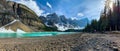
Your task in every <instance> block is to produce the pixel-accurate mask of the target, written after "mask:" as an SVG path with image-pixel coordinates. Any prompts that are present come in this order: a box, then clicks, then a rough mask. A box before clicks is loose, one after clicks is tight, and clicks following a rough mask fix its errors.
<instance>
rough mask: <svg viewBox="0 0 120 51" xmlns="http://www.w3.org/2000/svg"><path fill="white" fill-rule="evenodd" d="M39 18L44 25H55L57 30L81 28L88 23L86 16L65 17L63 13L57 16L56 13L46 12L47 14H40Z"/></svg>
mask: <svg viewBox="0 0 120 51" xmlns="http://www.w3.org/2000/svg"><path fill="white" fill-rule="evenodd" d="M39 18H40V19H41V20H42V22H43V23H44V24H45V25H46V26H48V27H57V28H58V30H59V31H65V30H68V29H75V30H79V29H83V28H84V27H85V26H86V25H87V23H89V20H88V19H87V18H84V19H80V20H76V19H71V18H66V17H65V16H64V15H61V16H58V15H57V14H56V13H53V14H48V15H47V16H40V17H39Z"/></svg>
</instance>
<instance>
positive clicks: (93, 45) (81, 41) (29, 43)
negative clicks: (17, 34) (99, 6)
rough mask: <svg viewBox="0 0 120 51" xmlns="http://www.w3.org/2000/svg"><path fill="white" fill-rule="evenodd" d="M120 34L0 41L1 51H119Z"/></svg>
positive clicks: (73, 35) (4, 39) (79, 34)
mask: <svg viewBox="0 0 120 51" xmlns="http://www.w3.org/2000/svg"><path fill="white" fill-rule="evenodd" d="M119 50H120V34H99V33H94V34H92V33H78V34H69V35H58V36H52V37H50V36H48V37H36V38H3V39H0V51H119Z"/></svg>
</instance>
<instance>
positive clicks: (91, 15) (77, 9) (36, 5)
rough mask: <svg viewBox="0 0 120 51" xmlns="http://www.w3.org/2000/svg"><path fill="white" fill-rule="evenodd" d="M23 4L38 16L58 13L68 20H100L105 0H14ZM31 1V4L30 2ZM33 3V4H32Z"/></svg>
mask: <svg viewBox="0 0 120 51" xmlns="http://www.w3.org/2000/svg"><path fill="white" fill-rule="evenodd" d="M14 1H16V2H19V3H23V4H25V5H27V6H28V7H30V8H31V9H32V10H34V11H35V12H36V13H37V14H38V15H42V14H46V13H54V12H55V13H57V14H58V15H65V16H66V17H67V18H74V19H81V18H88V19H89V20H92V19H99V17H100V13H101V11H102V10H103V8H104V1H105V0H14ZM28 1H29V2H28ZM30 1H31V2H30Z"/></svg>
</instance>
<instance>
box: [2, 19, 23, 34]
mask: <svg viewBox="0 0 120 51" xmlns="http://www.w3.org/2000/svg"><path fill="white" fill-rule="evenodd" d="M16 21H19V20H17V19H15V20H13V21H12V22H10V23H8V24H6V25H5V26H2V27H1V28H0V33H25V31H23V30H21V29H17V31H16V32H15V31H13V30H11V27H9V29H6V28H5V27H6V26H8V25H10V24H13V23H15V22H16Z"/></svg>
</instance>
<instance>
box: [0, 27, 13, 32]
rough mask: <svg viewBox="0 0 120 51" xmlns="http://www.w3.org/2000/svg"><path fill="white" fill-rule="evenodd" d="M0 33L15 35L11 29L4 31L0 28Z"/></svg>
mask: <svg viewBox="0 0 120 51" xmlns="http://www.w3.org/2000/svg"><path fill="white" fill-rule="evenodd" d="M0 33H15V32H14V31H12V30H11V29H8V30H7V29H5V28H4V27H1V28H0Z"/></svg>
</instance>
